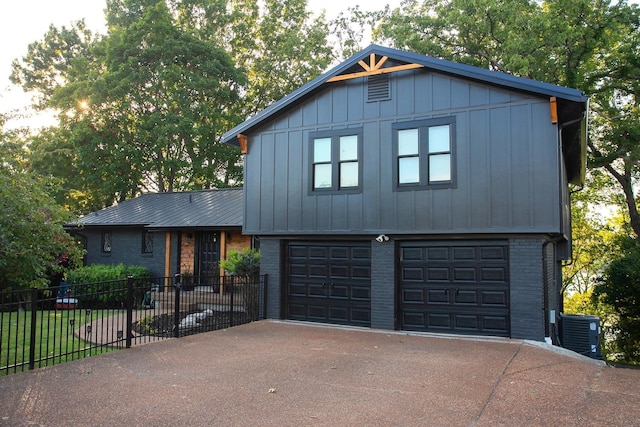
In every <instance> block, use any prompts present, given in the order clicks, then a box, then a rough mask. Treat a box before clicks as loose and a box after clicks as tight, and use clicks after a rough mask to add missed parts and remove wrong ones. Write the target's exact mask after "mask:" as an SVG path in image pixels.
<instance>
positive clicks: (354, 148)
mask: <svg viewBox="0 0 640 427" xmlns="http://www.w3.org/2000/svg"><path fill="white" fill-rule="evenodd" d="M310 139H311V150H310V152H311V191H312V192H332V191H334V192H342V191H355V192H357V191H360V183H361V181H362V179H361V173H362V170H361V165H360V162H361V157H362V130H361V129H342V130H338V131H327V132H315V133H312V134H311V135H310Z"/></svg>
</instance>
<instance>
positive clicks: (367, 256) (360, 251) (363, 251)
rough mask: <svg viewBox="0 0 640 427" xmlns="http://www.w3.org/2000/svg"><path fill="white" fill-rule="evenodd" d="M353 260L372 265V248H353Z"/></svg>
mask: <svg viewBox="0 0 640 427" xmlns="http://www.w3.org/2000/svg"><path fill="white" fill-rule="evenodd" d="M351 253H352V256H351V257H352V259H354V260H362V261H364V262H365V263H366V264H370V263H371V247H370V246H368V247H362V248H351Z"/></svg>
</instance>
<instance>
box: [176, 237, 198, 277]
mask: <svg viewBox="0 0 640 427" xmlns="http://www.w3.org/2000/svg"><path fill="white" fill-rule="evenodd" d="M195 243H196V235H195V233H194V232H192V231H183V232H181V233H180V271H179V272H180V273H181V274H182V273H187V272H188V273H192V274H193V273H194V271H195V246H196V245H195Z"/></svg>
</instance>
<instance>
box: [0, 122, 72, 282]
mask: <svg viewBox="0 0 640 427" xmlns="http://www.w3.org/2000/svg"><path fill="white" fill-rule="evenodd" d="M20 145H21V144H20V141H19V140H17V139H16V133H15V132H6V133H5V132H3V131H2V128H1V127H0V289H3V288H7V287H11V288H30V287H45V286H47V285H48V284H49V282H48V278H49V277H48V276H49V275H51V274H53V273H56V272H60V271H61V270H62V269H63V268H64V267H65V266H67V265H69V264H74V263H75V264H76V265H77V264H79V263H81V258H82V255H83V250H82V248H81V247H79V246H78V245H77V244H76V242H74V240H73V239H72V238H71V236H69V235H68V234H67V233H66V232H65V231H64V230H63V228H62V224H63V222H64V221H65V220H68V219H69V216H68V213H67V212H66V211H65V210H63V209H62V208H60V207H59V206H58V205H57V204H56V203H55V202H54V200H53V199H52V198H51V197H50V196H49V195H48V194H47V191H46V190H47V182H46V181H44V180H43V179H41V178H39V177H37V176H34V175H33V174H30V173H25V172H22V171H21V168H20V167H17V166H19V159H20V157H21V156H20V155H18V154H17V153H16V150H18V148H17V147H20Z"/></svg>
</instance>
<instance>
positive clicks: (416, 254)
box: [400, 248, 424, 261]
mask: <svg viewBox="0 0 640 427" xmlns="http://www.w3.org/2000/svg"><path fill="white" fill-rule="evenodd" d="M400 257H401V259H402V260H403V261H412V260H416V261H421V260H422V259H423V258H424V256H423V249H422V248H400Z"/></svg>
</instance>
